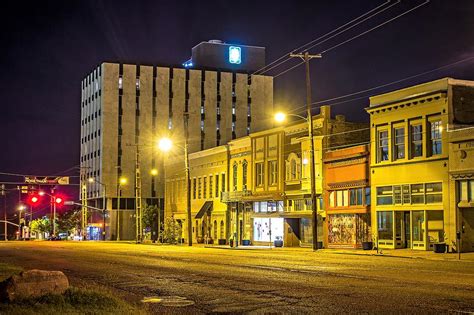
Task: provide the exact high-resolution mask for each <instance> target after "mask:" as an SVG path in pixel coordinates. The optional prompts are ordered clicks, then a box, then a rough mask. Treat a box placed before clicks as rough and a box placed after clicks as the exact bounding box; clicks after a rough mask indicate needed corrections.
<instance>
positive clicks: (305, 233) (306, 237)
mask: <svg viewBox="0 0 474 315" xmlns="http://www.w3.org/2000/svg"><path fill="white" fill-rule="evenodd" d="M300 234H301V243H304V244H312V243H313V224H312V223H311V219H308V218H301V219H300Z"/></svg>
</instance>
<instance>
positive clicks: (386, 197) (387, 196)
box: [377, 186, 393, 205]
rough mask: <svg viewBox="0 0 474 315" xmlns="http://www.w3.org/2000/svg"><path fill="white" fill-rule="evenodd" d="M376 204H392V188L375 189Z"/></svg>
mask: <svg viewBox="0 0 474 315" xmlns="http://www.w3.org/2000/svg"><path fill="white" fill-rule="evenodd" d="M377 204H378V205H391V204H393V192H392V186H382V187H377Z"/></svg>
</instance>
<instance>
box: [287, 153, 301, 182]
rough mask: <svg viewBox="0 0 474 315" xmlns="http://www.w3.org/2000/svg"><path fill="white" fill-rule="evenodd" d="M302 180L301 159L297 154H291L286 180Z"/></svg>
mask: <svg viewBox="0 0 474 315" xmlns="http://www.w3.org/2000/svg"><path fill="white" fill-rule="evenodd" d="M299 179H301V159H300V158H299V157H298V155H296V154H295V153H290V155H289V156H288V160H287V161H286V180H299Z"/></svg>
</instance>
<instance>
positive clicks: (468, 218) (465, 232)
mask: <svg viewBox="0 0 474 315" xmlns="http://www.w3.org/2000/svg"><path fill="white" fill-rule="evenodd" d="M461 219H462V222H461V250H462V251H463V252H474V208H464V209H462V218H461Z"/></svg>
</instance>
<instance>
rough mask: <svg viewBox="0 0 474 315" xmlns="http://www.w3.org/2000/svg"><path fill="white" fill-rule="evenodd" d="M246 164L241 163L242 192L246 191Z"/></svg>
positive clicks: (245, 161) (245, 162)
mask: <svg viewBox="0 0 474 315" xmlns="http://www.w3.org/2000/svg"><path fill="white" fill-rule="evenodd" d="M247 174H248V163H247V160H244V162H243V163H242V190H247V177H248V176H247Z"/></svg>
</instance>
